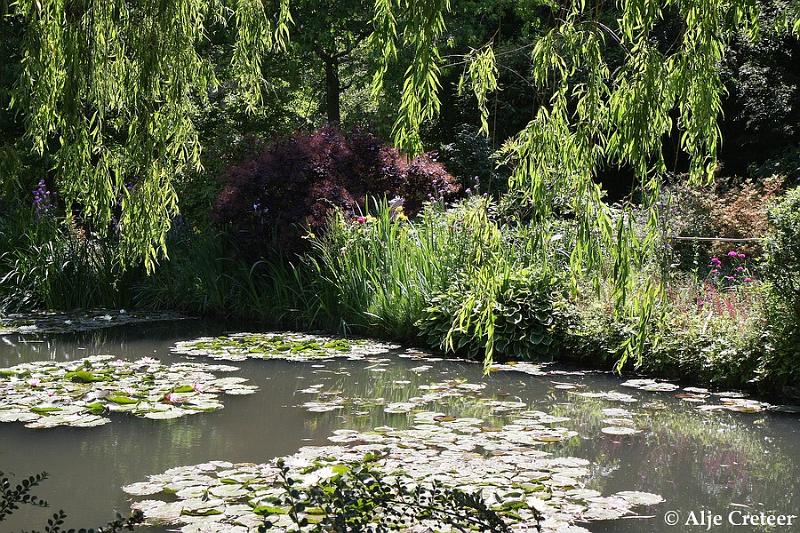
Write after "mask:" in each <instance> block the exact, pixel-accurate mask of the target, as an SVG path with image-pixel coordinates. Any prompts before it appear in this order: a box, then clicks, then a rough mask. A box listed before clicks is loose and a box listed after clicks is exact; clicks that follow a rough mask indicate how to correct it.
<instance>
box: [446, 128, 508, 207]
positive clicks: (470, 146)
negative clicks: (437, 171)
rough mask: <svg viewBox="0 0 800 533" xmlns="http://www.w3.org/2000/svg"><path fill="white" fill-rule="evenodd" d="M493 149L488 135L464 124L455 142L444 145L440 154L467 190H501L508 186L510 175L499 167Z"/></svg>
mask: <svg viewBox="0 0 800 533" xmlns="http://www.w3.org/2000/svg"><path fill="white" fill-rule="evenodd" d="M493 151H494V150H493V149H492V146H491V145H490V144H489V138H488V137H486V135H484V134H483V133H481V132H480V131H477V130H476V129H474V127H472V126H469V125H467V124H463V125H461V126H460V127H459V128H457V129H456V132H455V137H454V139H453V142H451V143H448V144H442V145H440V147H439V151H438V152H439V154H438V155H439V160H440V161H442V162H443V163H444V164H445V165H446V166H447V169H448V170H449V171H450V172H451V173H452V174H453V175H454V176H456V177H457V178H458V182H459V184H460V185H461V187H462V188H463V189H464V190H468V191H472V192H476V193H484V192H488V193H500V192H504V191H505V190H506V188H507V183H506V181H507V177H506V176H504V175H503V174H502V173H501V172H499V171H498V170H497V168H496V166H497V165H496V161H495V159H494V158H493V156H492V153H493Z"/></svg>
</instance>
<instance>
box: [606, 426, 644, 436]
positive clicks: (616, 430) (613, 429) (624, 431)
mask: <svg viewBox="0 0 800 533" xmlns="http://www.w3.org/2000/svg"><path fill="white" fill-rule="evenodd" d="M600 431H601V432H603V433H605V434H606V435H635V434H636V433H641V432H640V431H639V430H637V429H635V428H632V427H628V426H608V427H604V428H602V429H601V430H600Z"/></svg>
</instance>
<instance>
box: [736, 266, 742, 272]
mask: <svg viewBox="0 0 800 533" xmlns="http://www.w3.org/2000/svg"><path fill="white" fill-rule="evenodd" d="M736 272H744V267H743V266H738V267H736Z"/></svg>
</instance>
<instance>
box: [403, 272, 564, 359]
mask: <svg viewBox="0 0 800 533" xmlns="http://www.w3.org/2000/svg"><path fill="white" fill-rule="evenodd" d="M470 282H471V280H470V278H468V277H467V278H465V279H464V278H462V279H460V280H458V281H456V282H455V283H453V284H452V285H450V286H449V287H447V289H446V290H445V291H444V292H442V293H439V294H437V295H435V296H434V297H433V298H432V299H431V303H430V305H429V306H428V307H426V308H425V310H424V312H423V315H422V318H421V319H420V320H419V321H418V322H417V326H418V327H419V329H420V334H421V335H422V336H423V338H424V339H425V342H426V343H427V344H428V345H429V346H434V347H437V348H441V349H445V350H452V351H454V352H456V353H462V354H467V355H468V356H470V357H471V358H476V357H479V356H481V355H482V354H483V352H484V349H485V345H486V342H487V340H488V339H487V332H485V331H484V330H483V329H481V328H480V327H479V324H480V323H481V321H482V319H483V318H484V317H485V316H486V315H491V319H490V320H491V321H492V323H493V324H492V325H493V335H494V350H495V354H496V355H498V356H508V357H513V358H523V359H524V358H530V357H547V356H551V355H552V354H553V351H554V350H556V349H557V346H555V344H556V334H555V333H554V331H553V327H554V317H553V303H552V299H553V295H552V293H553V292H554V291H556V290H557V284H556V281H555V279H554V278H553V276H552V275H551V274H549V273H546V272H543V271H540V270H531V269H522V270H519V271H507V272H506V273H505V275H502V279H501V280H500V285H499V288H498V289H499V290H498V297H497V299H496V300H495V301H493V302H492V307H491V309H486V307H485V306H486V303H485V301H484V300H483V299H481V298H477V297H476V295H475V287H472V286H470ZM470 299H472V300H473V301H474V304H472V305H467V304H466V302H467V301H468V300H470ZM462 309H468V312H469V316H467V317H464V319H463V320H460V319H459V320H454V319H455V317H458V316H459V312H460V310H462ZM448 337H449V338H448Z"/></svg>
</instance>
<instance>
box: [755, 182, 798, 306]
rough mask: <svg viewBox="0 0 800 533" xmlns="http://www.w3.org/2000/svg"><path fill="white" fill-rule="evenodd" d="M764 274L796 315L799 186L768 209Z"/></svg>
mask: <svg viewBox="0 0 800 533" xmlns="http://www.w3.org/2000/svg"><path fill="white" fill-rule="evenodd" d="M769 221H770V224H771V229H770V232H769V234H768V237H767V240H766V242H765V248H766V252H767V253H766V261H765V266H764V275H765V277H766V278H767V279H769V280H770V281H771V282H772V284H773V287H774V290H775V291H776V292H777V293H778V294H779V295H781V296H782V297H783V298H784V299H785V300H786V302H787V303H788V304H789V305H790V307H792V308H793V309H794V311H795V316H796V317H798V318H800V187H797V188H794V189H791V190H790V191H789V192H787V193H786V196H785V197H784V198H783V199H782V200H781V201H780V202H779V203H778V204H777V205H775V206H774V207H773V208H772V209H771V210H770V212H769Z"/></svg>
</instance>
